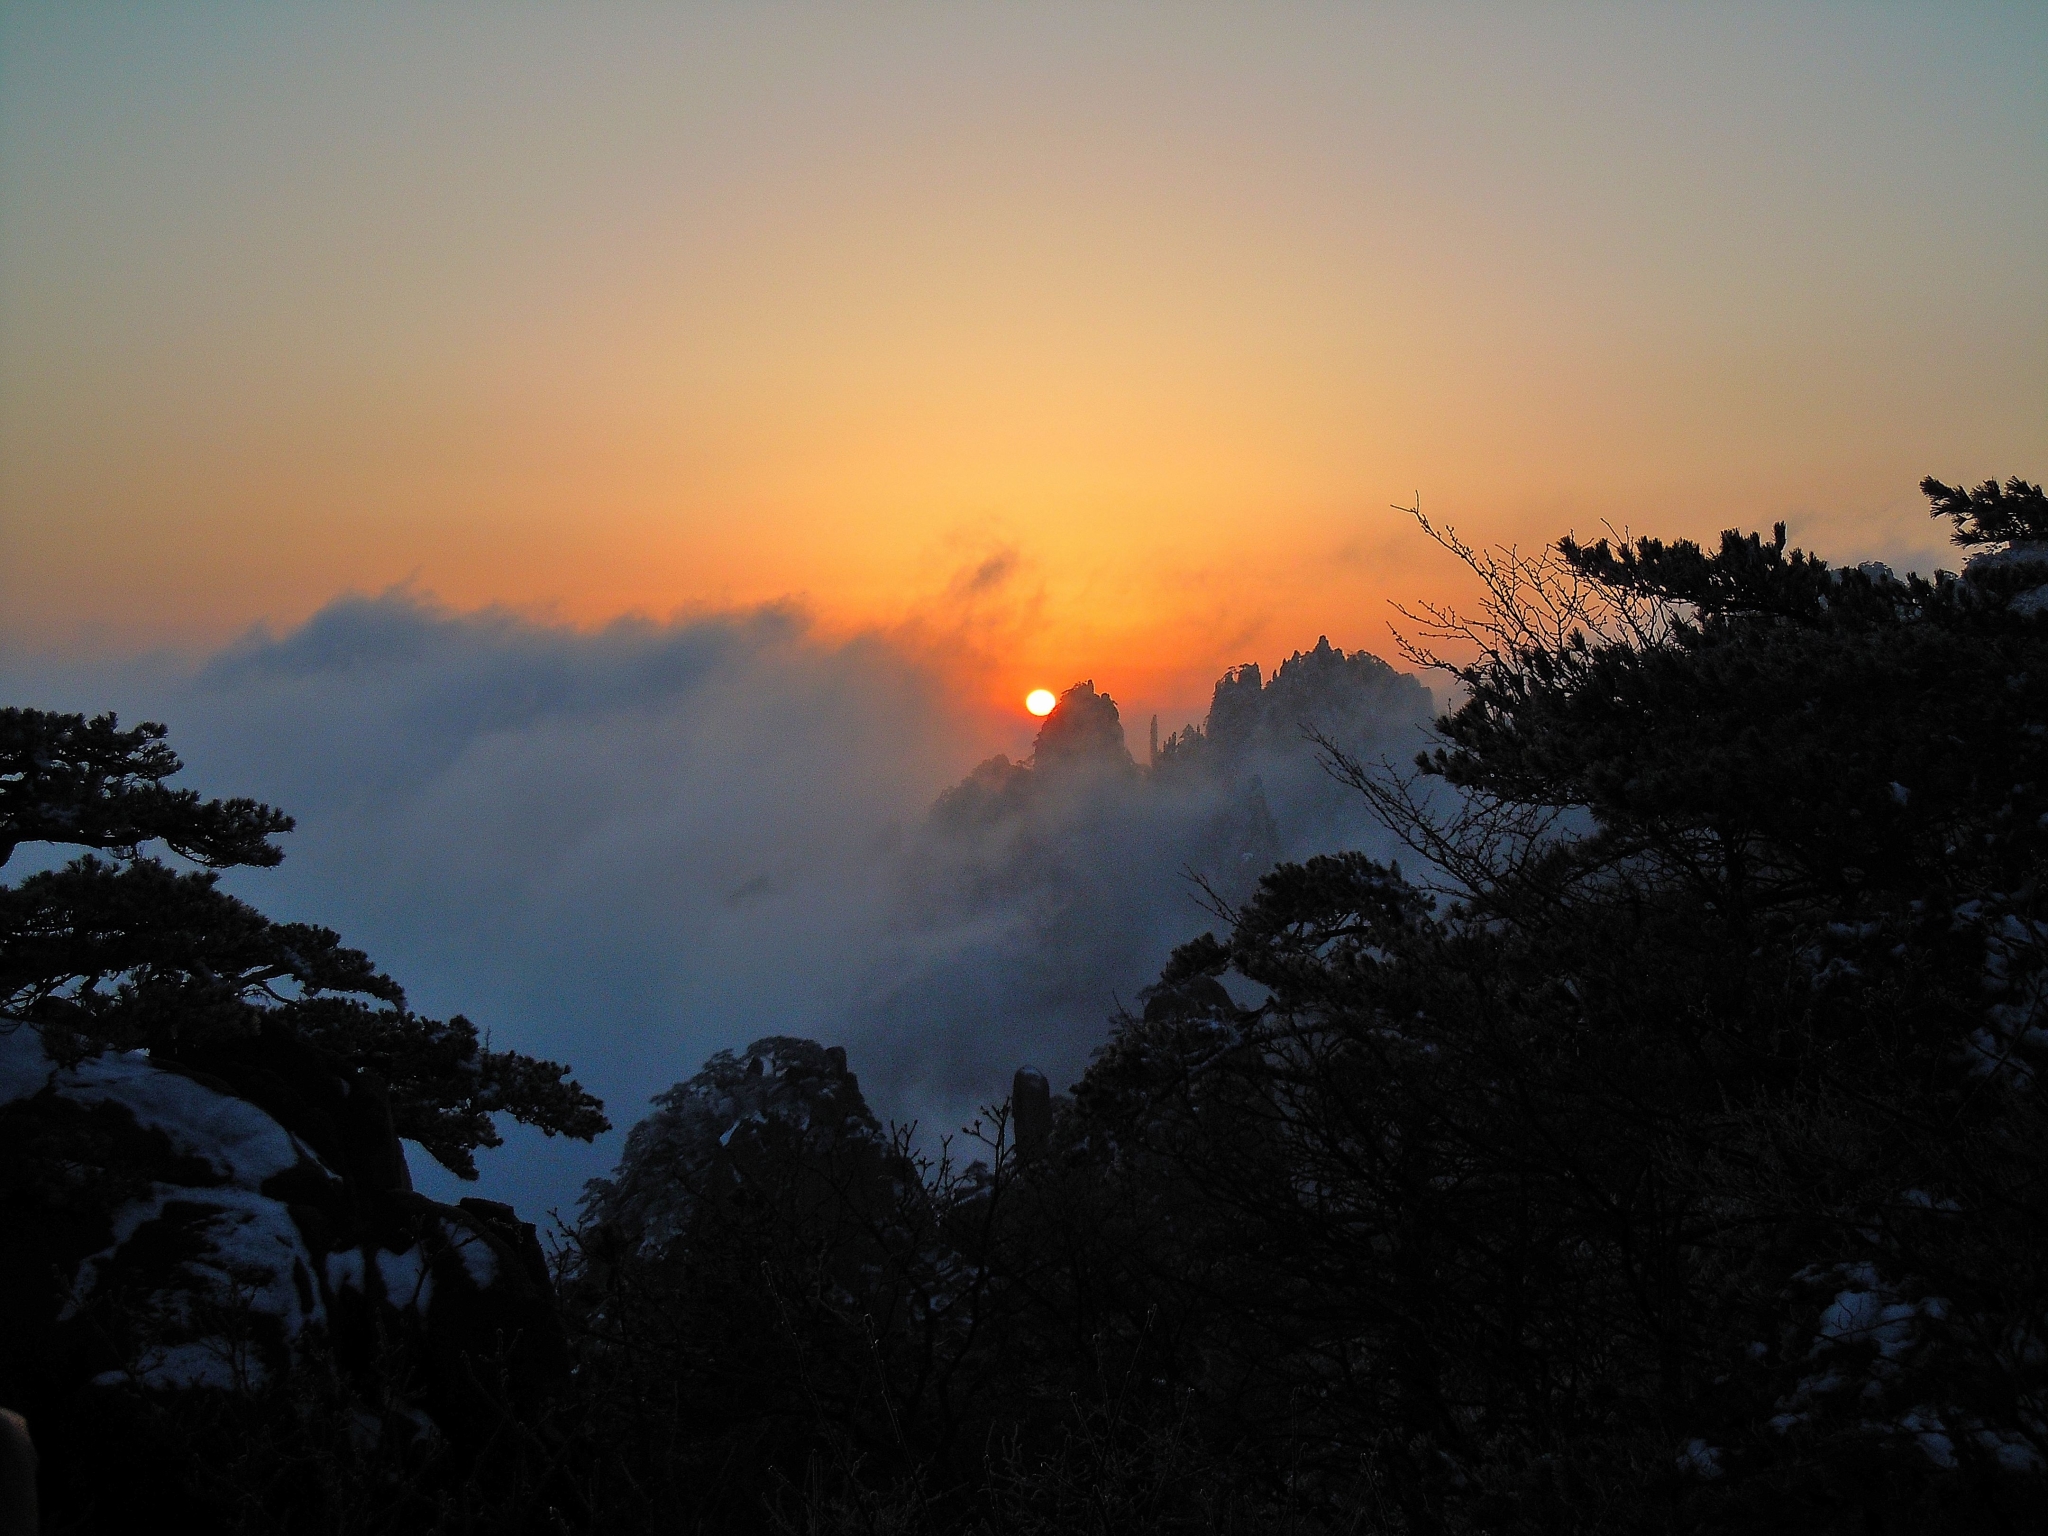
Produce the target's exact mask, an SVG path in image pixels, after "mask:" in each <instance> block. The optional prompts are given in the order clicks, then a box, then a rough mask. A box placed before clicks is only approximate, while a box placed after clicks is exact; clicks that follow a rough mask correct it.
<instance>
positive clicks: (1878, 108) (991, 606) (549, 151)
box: [0, 4, 2048, 720]
mask: <svg viewBox="0 0 2048 1536" xmlns="http://www.w3.org/2000/svg"><path fill="white" fill-rule="evenodd" d="M0 70H4V75H0V645H5V646H7V647H10V648H12V649H15V650H17V651H23V650H28V651H36V650H43V651H47V650H51V649H56V650H60V651H61V650H65V649H76V648H81V647H108V646H113V647H134V646H149V645H159V644H171V645H193V644H206V643H212V642H215V641H218V640H220V639H222V638H224V637H226V636H229V635H231V634H233V633H235V632H237V631H238V630H240V629H242V628H243V627H245V626H247V625H249V624H251V623H254V622H258V621H264V622H268V623H271V624H273V625H284V624H290V623H292V622H295V621H296V620H298V619H300V618H302V617H304V616H305V615H306V614H307V613H309V612H310V611H312V610H313V609H314V608H316V607H317V606H318V605H319V604H321V603H322V602H324V601H325V600H327V599H328V598H330V597H332V596H334V595H335V594H336V593H338V592H341V591H344V590H378V589H381V588H383V587H386V586H388V585H390V584H392V583H397V582H407V583H411V584H413V585H414V586H416V587H417V588H418V589H420V590H422V591H425V592H430V593H432V594H435V595H437V596H439V597H440V598H442V599H443V600H445V601H447V602H450V603H453V604H455V605H458V606H474V605H482V604H489V603H504V604H511V605H516V606H521V607H529V608H532V609H534V610H536V611H544V612H549V613H552V614H555V615H558V616H562V617H567V618H570V619H573V620H575V621H578V622H597V621H601V620H603V619H605V618H607V617H611V616H614V615H617V614H619V613H622V612H646V613H651V614H656V615H665V614H668V613H671V612H674V611H677V610H679V609H682V610H689V609H701V608H707V607H719V606H727V605H734V604H751V603H757V602H762V601H771V600H778V599H783V598H791V597H793V598H795V599H797V600H799V601H800V602H802V603H803V604H805V605H806V606H808V607H809V608H810V609H811V610H812V611H813V612H815V613H816V614H817V615H818V618H819V622H820V623H821V624H822V625H823V626H824V627H825V628H826V629H827V630H828V631H832V632H841V631H851V630H855V629H861V628H868V627H879V628H882V629H885V630H888V631H890V632H893V633H896V634H898V635H901V636H906V637H911V638H913V639H916V640H919V641H921V642H928V643H931V644H935V645H943V646H954V647H958V648H959V651H958V654H959V656H960V657H961V658H963V659H962V660H961V661H960V662H959V666H960V670H961V673H962V676H963V678H964V679H965V680H966V681H967V683H968V685H969V686H970V687H971V688H972V689H974V690H975V691H976V692H978V693H980V694H983V695H984V696H987V697H993V698H1000V699H1004V700H1009V699H1011V698H1013V697H1014V698H1015V699H1016V700H1017V701H1019V704H1020V706H1021V698H1022V694H1023V692H1024V690H1025V688H1026V687H1028V686H1031V685H1033V684H1037V683H1048V684H1051V685H1052V686H1054V687H1061V686H1064V685H1065V684H1066V683H1068V682H1071V681H1073V680H1074V679H1076V678H1079V677H1083V676H1089V677H1093V678H1095V679H1096V680H1097V681H1098V683H1100V684H1101V685H1102V686H1104V687H1106V688H1108V689H1110V690H1111V691H1112V692H1115V693H1117V694H1118V696H1119V697H1120V698H1122V699H1124V700H1126V701H1127V703H1128V704H1129V705H1130V706H1131V707H1133V708H1134V709H1136V710H1137V711H1139V712H1140V713H1142V712H1143V711H1145V710H1147V709H1150V708H1164V709H1166V710H1168V711H1169V720H1171V719H1172V715H1173V712H1175V711H1184V710H1185V709H1186V708H1187V707H1188V706H1190V705H1198V701H1199V699H1200V698H1202V697H1204V696H1205V695H1206V685H1207V682H1208V680H1209V679H1210V678H1212V677H1213V676H1214V675H1215V673H1216V672H1217V671H1218V670H1219V669H1220V668H1221V667H1222V666H1224V665H1228V664H1230V663H1233V662H1237V661H1242V660H1247V659H1258V660H1261V661H1263V662H1265V663H1267V664H1268V665H1270V664H1271V663H1272V662H1273V661H1274V660H1275V659H1276V658H1277V657H1278V656H1279V655H1282V654H1284V653H1285V652H1287V651H1289V650H1292V649H1294V648H1296V647H1299V646H1306V645H1310V644H1313V642H1314V640H1315V637H1316V635H1317V634H1318V633H1325V632H1326V633H1328V634H1329V635H1330V637H1331V639H1332V640H1333V641H1335V642H1337V643H1339V644H1343V645H1346V646H1359V645H1365V646H1369V647H1372V648H1375V649H1385V647H1386V631H1385V622H1386V618H1387V616H1388V615H1387V611H1386V600H1387V599H1388V598H1389V597H1390V596H1409V595H1427V596H1441V595H1445V594H1447V593H1455V592H1456V590H1457V587H1456V582H1455V573H1454V572H1452V571H1450V570H1449V569H1448V568H1447V566H1446V563H1445V562H1444V560H1443V559H1442V558H1441V557H1440V556H1438V555H1437V554H1436V552H1435V551H1434V550H1432V549H1431V548H1430V547H1429V546H1428V545H1426V544H1425V543H1424V542H1423V541H1422V540H1421V539H1420V538H1419V537H1418V536H1417V535H1416V534H1415V533H1414V532H1413V530H1412V529H1411V528H1409V527H1407V526H1406V525H1405V524H1404V523H1403V522H1402V520H1401V519H1400V518H1399V517H1398V516H1397V515H1396V514H1395V513H1393V512H1391V511H1390V510H1389V509H1388V504H1389V503H1390V502H1394V501H1406V500H1408V499H1409V498H1411V497H1412V496H1414V495H1416V494H1418V493H1419V494H1420V495H1421V497H1422V498H1423V502H1424V505H1425V507H1426V509H1428V510H1429V511H1430V512H1431V513H1432V514H1433V515H1436V516H1439V517H1441V518H1445V519H1448V520H1450V521H1453V522H1455V523H1457V524H1458V526H1459V527H1460V528H1461V530H1462V531H1464V532H1466V533H1467V534H1469V535H1472V536H1476V537H1480V538H1484V539H1502V540H1509V539H1520V540H1525V541H1527V540H1535V539H1541V538H1545V537H1550V536H1554V535H1555V534H1557V533H1559V532H1562V531H1564V530H1566V529H1570V528H1576V529H1579V530H1582V531H1583V530H1586V529H1594V528H1597V527H1598V525H1599V524H1600V523H1601V521H1602V520H1603V519H1606V520H1613V521H1615V522H1626V523H1628V524H1631V525H1633V526H1634V527H1636V528H1638V529H1653V530H1656V531H1659V532H1678V533H1693V534H1700V535H1708V534H1711V533H1712V532H1713V531H1714V530H1716V529H1718V528H1720V527H1722V526H1724V525H1726V524H1730V523H1735V522H1741V523H1745V524H1748V525H1760V524H1768V523H1769V522H1770V521H1771V520H1773V519H1775V518H1780V517H1783V518H1786V519H1788V520H1789V521H1791V522H1792V523H1793V525H1794V535H1795V537H1796V538H1799V539H1800V540H1801V541H1802V542H1805V543H1808V544H1810V545H1812V546H1815V547H1818V548H1820V549H1821V550H1823V551H1824V552H1828V553H1834V554H1838V555H1840V554H1849V555H1853V556H1856V557H1858V558H1864V557H1869V556H1871V555H1884V556H1889V557H1892V558H1895V559H1904V560H1908V561H1914V560H1917V561H1919V562H1920V563H1923V564H1924V563H1926V561H1928V560H1930V559H1932V558H1936V557H1937V555H1938V553H1939V546H1938V540H1937V539H1936V537H1935V535H1934V531H1933V530H1932V529H1930V527H1929V526H1928V525H1927V524H1926V522H1925V518H1924V507H1923V504H1922V503H1921V502H1920V500H1919V498H1918V497H1917V495H1916V494H1915V492H1914V490H1913V486H1914V483H1915V482H1916V481H1917V480H1918V479H1919V477H1920V476H1921V475H1923V474H1927V473H1936V474H1942V475H1945V476H1949V477H1952V478H1954V477H1969V478H1973V479H1976V478H1982V477H1984V476H1989V475H1998V476H2004V475H2007V474H2011V473H2022V474H2026V475H2029V476H2031V477H2035V478H2038V477H2040V476H2042V475H2043V474H2044V473H2048V259H2044V257H2043V252H2044V251H2048V12H2044V11H2043V10H2042V9H2041V8H2040V7H2039V6H2038V5H2022V6H2014V7H2011V8H2009V9H2003V10H2001V9H1999V8H1996V7H1990V6H1985V7H1974V8H1971V10H1970V11H1969V13H1968V14H1967V15H1958V14H1956V11H1955V8H1951V7H1936V6H1928V7H1924V8H1912V7H1876V6H1865V5H1857V6H1844V7H1839V8H1829V7H1822V6H1810V5H1809V6H1799V7H1787V8H1771V7H1747V8H1745V7H1733V6H1730V7H1715V8H1712V9H1711V11H1710V10H1708V9H1706V8H1701V9H1699V10H1697V11H1691V12H1687V11H1680V10H1676V9H1669V10H1664V9H1660V10H1658V11H1656V12H1655V13H1650V12H1648V11H1647V10H1644V9H1639V8H1632V7H1631V8H1624V7H1591V8H1585V9H1579V10H1574V9H1570V8H1560V7H1553V6H1547V5H1545V6H1537V5H1529V6H1525V7H1519V8H1515V7H1506V6H1491V7H1483V8H1472V9H1460V8H1457V7H1440V6H1430V7H1426V8H1421V7H1418V8H1413V9H1407V10H1402V9H1382V8H1370V7H1354V6H1318V5H1302V6H1296V7H1259V8H1253V7H1242V8H1233V7H1215V8H1209V7H1203V6H1199V5H1192V4H1190V5H1173V6H1163V5H1161V6H1130V7H1125V6H1114V5H1108V4H1089V5H1072V6H1061V5H1042V6H1041V5H1034V6H1030V7H1007V8H996V7H985V6H951V7H920V6H903V5H889V6H873V7H853V6H847V7H835V8H820V9H815V10H812V9H801V8H793V7H792V8H782V7H773V6H747V7H715V6H705V7H687V6H680V5H677V6H669V5H659V6H656V5H648V6H639V5H627V4H614V5H577V6H559V7H551V6H545V5H533V6H522V7H518V8H514V9H513V10H511V11H507V10H505V9H503V8H500V7H496V6H467V7H466V6H460V5H445V6H435V7H418V8H411V9H406V8H399V7H376V8H371V7H350V6H325V7H319V8H304V9H299V8H294V7H291V6H287V5H280V4H266V5H260V6H203V5H194V6H181V7H175V8H172V7H163V8H153V9H148V10H144V9H135V10H128V9H115V8H98V7H88V6H63V7H9V8H6V9H4V10H0Z"/></svg>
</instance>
